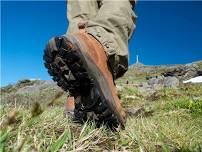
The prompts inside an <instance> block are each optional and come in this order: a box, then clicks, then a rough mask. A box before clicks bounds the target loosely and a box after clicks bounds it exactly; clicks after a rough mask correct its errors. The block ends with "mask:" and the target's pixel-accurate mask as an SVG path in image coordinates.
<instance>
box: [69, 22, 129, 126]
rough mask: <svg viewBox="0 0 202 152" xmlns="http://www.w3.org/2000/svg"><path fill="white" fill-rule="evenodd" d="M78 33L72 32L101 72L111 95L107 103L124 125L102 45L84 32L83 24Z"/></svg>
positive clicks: (122, 113) (119, 103) (122, 110)
mask: <svg viewBox="0 0 202 152" xmlns="http://www.w3.org/2000/svg"><path fill="white" fill-rule="evenodd" d="M79 28H80V33H77V34H74V35H73V37H74V38H76V39H77V42H79V43H80V46H82V47H83V48H84V49H83V51H85V54H87V55H88V57H89V58H90V59H91V60H92V62H93V63H94V64H95V65H96V66H97V68H99V70H100V71H101V74H102V75H103V76H104V78H105V80H106V81H107V84H108V87H109V90H110V94H111V95H112V97H113V101H108V102H109V103H108V105H109V106H110V109H111V110H112V111H113V113H114V114H115V115H116V116H117V117H118V120H119V122H120V124H121V126H122V127H124V125H125V117H126V113H125V112H124V109H123V108H122V106H121V102H120V100H119V98H118V96H117V90H116V87H115V85H114V81H113V77H112V74H111V72H110V70H109V68H108V64H107V60H108V59H107V55H106V53H105V50H104V48H103V46H102V45H101V44H100V43H99V42H98V41H97V40H96V39H95V38H94V37H93V36H92V35H90V34H88V33H86V32H85V29H84V26H81V25H80V27H79Z"/></svg>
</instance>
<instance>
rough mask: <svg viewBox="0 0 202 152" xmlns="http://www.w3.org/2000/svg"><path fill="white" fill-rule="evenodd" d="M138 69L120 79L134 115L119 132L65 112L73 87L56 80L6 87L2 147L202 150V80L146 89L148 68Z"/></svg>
mask: <svg viewBox="0 0 202 152" xmlns="http://www.w3.org/2000/svg"><path fill="white" fill-rule="evenodd" d="M134 72H135V71H134V69H133V68H131V69H130V70H129V71H128V73H126V75H125V76H124V77H123V78H121V79H119V80H117V85H118V86H119V94H120V97H121V100H122V104H123V106H124V107H125V108H126V109H127V111H128V115H129V116H128V118H127V123H126V128H125V130H120V131H119V132H112V131H111V130H109V129H108V128H106V126H104V125H103V126H102V127H100V128H96V127H95V124H94V123H93V122H91V121H88V122H86V123H85V124H84V125H79V124H75V123H73V122H71V120H70V119H68V118H67V117H66V116H65V114H64V109H65V108H64V102H65V100H66V96H67V95H68V93H65V92H63V91H62V90H61V89H60V88H58V87H57V86H56V84H54V83H53V82H50V81H39V80H36V81H29V80H23V81H20V82H18V83H17V84H15V85H9V86H6V87H3V88H1V115H0V117H1V136H0V151H23V152H24V151H38V152H39V151H40V152H41V151H112V150H114V151H140V152H151V151H159V152H161V151H166V152H167V151H179V152H189V151H190V152H192V151H196V152H200V151H202V129H201V128H202V117H201V116H202V85H201V84H181V83H180V84H179V86H177V87H174V88H161V89H158V90H155V91H154V92H152V93H150V94H145V93H144V92H140V91H139V90H138V85H140V83H144V82H145V81H147V80H146V79H147V78H146V77H148V72H147V74H145V73H144V72H143V73H138V74H136V75H134ZM150 73H151V75H152V76H153V75H154V73H152V72H150ZM155 73H158V72H155Z"/></svg>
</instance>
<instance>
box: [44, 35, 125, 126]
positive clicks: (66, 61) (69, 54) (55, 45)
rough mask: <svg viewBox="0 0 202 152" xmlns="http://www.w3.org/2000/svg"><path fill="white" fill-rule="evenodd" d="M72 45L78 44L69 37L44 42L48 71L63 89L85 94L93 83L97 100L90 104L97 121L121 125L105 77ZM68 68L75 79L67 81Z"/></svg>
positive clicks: (78, 48) (77, 47)
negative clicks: (98, 99) (98, 95)
mask: <svg viewBox="0 0 202 152" xmlns="http://www.w3.org/2000/svg"><path fill="white" fill-rule="evenodd" d="M75 44H79V43H78V42H76V39H74V38H73V37H68V39H67V38H66V37H56V38H55V39H52V40H51V41H50V42H49V43H48V45H47V47H46V49H45V52H44V61H45V67H46V68H47V69H48V72H49V74H50V75H51V76H53V80H54V81H56V82H57V84H58V86H60V87H61V88H62V89H64V90H65V91H67V90H69V91H70V92H79V94H81V95H85V94H88V93H89V91H90V90H91V89H92V88H93V87H94V86H95V87H96V88H97V89H98V91H99V93H100V102H97V103H96V104H95V105H94V112H95V113H96V114H97V116H98V118H99V120H100V121H101V122H105V123H107V124H109V125H110V127H112V126H115V127H118V124H119V123H120V124H121V126H122V127H123V122H121V121H120V120H119V123H118V117H117V115H116V113H115V112H114V110H113V108H112V106H111V102H109V100H112V101H113V99H112V97H111V94H110V93H109V92H110V90H109V87H108V86H107V84H106V80H105V78H104V77H103V76H102V74H101V72H100V71H99V69H98V68H97V67H96V66H95V64H94V63H93V62H92V61H91V60H90V59H89V58H88V56H87V55H86V54H82V53H83V52H84V51H78V50H80V48H81V47H79V46H77V45H75ZM81 52H82V53H81ZM69 71H71V72H72V74H73V76H74V77H75V79H76V80H71V81H70V80H68V78H67V74H68V73H69ZM97 107H98V108H97ZM108 107H109V108H108Z"/></svg>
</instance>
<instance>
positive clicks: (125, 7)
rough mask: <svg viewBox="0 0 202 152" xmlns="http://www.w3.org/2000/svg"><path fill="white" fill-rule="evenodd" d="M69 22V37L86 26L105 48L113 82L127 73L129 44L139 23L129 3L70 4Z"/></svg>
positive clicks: (74, 0)
mask: <svg viewBox="0 0 202 152" xmlns="http://www.w3.org/2000/svg"><path fill="white" fill-rule="evenodd" d="M67 18H68V21H69V27H68V30H67V34H71V33H74V32H77V31H78V23H84V24H86V31H87V33H89V34H91V35H93V36H94V37H95V38H96V39H97V40H98V41H99V42H100V43H101V44H102V45H103V46H104V48H105V50H106V53H107V55H108V62H109V63H108V65H109V67H110V69H111V71H112V74H113V77H114V79H117V78H119V77H121V76H122V75H123V74H124V73H125V72H126V71H127V70H128V58H129V57H128V56H129V51H128V40H129V39H130V37H131V35H132V33H133V31H134V29H135V20H136V15H135V13H134V12H133V9H132V5H131V3H130V2H129V0H99V1H98V0H67Z"/></svg>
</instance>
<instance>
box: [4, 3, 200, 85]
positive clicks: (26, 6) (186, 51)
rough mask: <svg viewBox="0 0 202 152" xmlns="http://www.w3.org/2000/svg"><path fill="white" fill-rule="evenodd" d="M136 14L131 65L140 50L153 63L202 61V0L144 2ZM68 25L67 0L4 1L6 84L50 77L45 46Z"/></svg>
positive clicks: (147, 60) (147, 61)
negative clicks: (43, 58) (41, 0)
mask: <svg viewBox="0 0 202 152" xmlns="http://www.w3.org/2000/svg"><path fill="white" fill-rule="evenodd" d="M136 14H137V16H138V20H137V28H136V31H135V33H134V35H133V37H132V39H131V40H130V41H129V49H130V64H132V63H134V62H135V56H136V54H139V56H140V61H141V62H142V63H144V64H147V65H159V64H176V63H189V62H192V61H196V60H201V59H202V1H201V2H199V1H195V2H191V1H184V2H183V1H170V2H168V1H167V2H161V1H155V2H154V1H150V2H149V1H140V2H139V3H138V4H137V6H136ZM67 26H68V23H67V20H66V2H65V1H57V2H56V1H52V2H50V1H49V2H48V1H44V2H39V1H30V2H26V1H21V2H19V1H17V2H14V1H10V2H5V1H4V2H1V86H5V85H7V84H9V83H14V82H16V81H17V80H20V79H25V78H36V79H43V80H49V79H50V76H49V75H48V74H47V71H46V69H45V68H44V66H43V60H42V56H43V49H44V46H45V44H46V42H47V41H48V40H49V39H50V38H51V37H53V36H55V35H62V34H64V33H65V32H66V29H67Z"/></svg>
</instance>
